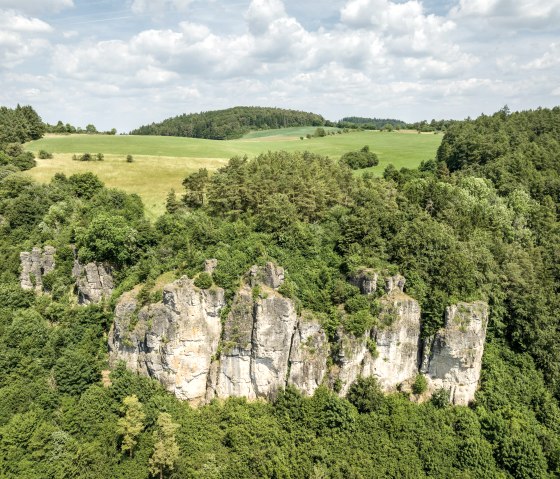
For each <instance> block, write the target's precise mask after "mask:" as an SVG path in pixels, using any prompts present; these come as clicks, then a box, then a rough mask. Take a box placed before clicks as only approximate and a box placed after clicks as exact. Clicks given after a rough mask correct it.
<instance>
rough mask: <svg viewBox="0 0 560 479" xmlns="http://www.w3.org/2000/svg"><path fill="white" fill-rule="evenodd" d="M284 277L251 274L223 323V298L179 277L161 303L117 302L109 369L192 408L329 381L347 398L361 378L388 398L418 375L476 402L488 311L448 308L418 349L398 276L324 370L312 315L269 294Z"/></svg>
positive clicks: (411, 307) (416, 321)
mask: <svg viewBox="0 0 560 479" xmlns="http://www.w3.org/2000/svg"><path fill="white" fill-rule="evenodd" d="M368 274H369V273H368ZM283 276H284V272H283V270H282V269H281V268H279V267H278V266H276V265H274V264H272V263H269V264H267V265H266V266H265V267H263V268H258V267H253V268H251V271H250V273H249V275H248V284H246V285H244V286H242V287H241V288H240V290H239V291H238V292H237V294H236V295H235V298H234V300H233V303H232V305H231V308H230V310H229V312H228V314H227V317H226V318H225V320H224V322H223V325H222V322H221V321H220V315H221V314H220V313H221V311H222V309H223V308H224V307H225V304H226V303H225V299H224V291H223V290H222V289H221V288H216V287H213V288H211V289H208V290H202V289H199V288H197V287H196V286H195V285H194V282H193V281H192V280H191V279H189V278H187V277H186V276H185V277H183V278H181V279H179V280H177V281H175V282H173V283H171V284H169V285H167V286H165V287H164V294H163V301H162V302H161V303H157V304H151V305H147V306H144V307H142V308H138V306H137V303H136V299H135V297H134V295H133V294H131V293H127V294H125V295H123V296H122V297H121V299H120V301H119V303H118V305H117V307H116V311H115V321H114V325H113V327H112V329H111V331H110V334H109V350H110V360H111V363H112V364H113V365H114V364H115V363H116V362H117V361H120V360H123V361H125V362H126V364H127V367H128V368H130V369H132V370H134V371H138V372H140V373H141V374H145V375H147V376H150V377H153V378H155V379H158V380H159V381H160V382H161V383H162V384H163V385H164V386H165V387H166V388H167V389H168V390H169V391H171V392H173V393H174V394H175V395H176V396H177V397H179V398H182V399H186V400H188V401H190V402H192V403H193V404H201V403H205V402H207V401H209V400H211V399H212V398H215V397H217V398H227V397H230V396H244V397H247V398H249V399H255V398H272V397H274V395H275V394H276V392H277V391H278V390H279V389H281V388H284V387H285V386H286V385H288V384H291V385H294V386H296V387H297V388H298V389H300V390H301V391H302V392H304V393H305V394H307V395H311V394H313V392H314V391H315V389H317V387H318V386H319V385H320V384H322V383H324V382H326V381H330V382H331V383H332V382H333V381H337V382H338V383H339V384H340V385H341V391H340V393H341V394H345V393H346V392H347V391H348V388H349V386H350V385H351V384H352V382H353V381H355V380H356V378H357V377H358V376H360V375H361V376H372V375H373V376H376V377H377V378H378V380H379V383H380V385H381V387H382V388H383V389H384V390H386V391H391V390H395V389H396V388H398V387H400V386H401V385H403V384H407V383H410V382H412V381H413V380H414V378H415V377H416V375H417V374H420V372H422V373H424V374H426V376H427V378H428V382H429V386H430V391H434V390H436V389H437V388H440V387H444V388H447V389H449V390H450V391H451V399H452V401H453V402H454V403H455V404H466V403H468V402H469V401H471V400H473V399H474V393H475V391H476V387H477V384H478V379H479V376H480V364H481V358H482V352H483V348H484V339H485V333H486V323H487V316H488V314H487V306H486V304H485V303H482V302H476V303H460V304H458V305H456V306H453V307H450V308H448V312H447V321H446V327H445V328H444V329H443V330H442V331H440V332H439V333H438V334H437V335H436V336H435V337H434V338H433V340H432V341H430V342H427V343H426V344H424V345H423V344H422V343H421V340H420V307H419V305H418V303H417V301H415V300H414V299H413V298H410V297H409V296H407V295H406V294H405V293H404V291H403V288H404V278H403V277H402V276H394V277H391V278H387V279H386V280H385V291H386V293H385V295H384V296H382V297H381V299H380V302H381V312H380V316H379V321H378V324H377V325H376V326H375V327H374V328H373V329H372V330H370V331H367V332H366V334H365V335H364V336H363V337H360V338H355V337H353V336H352V335H349V334H345V333H344V332H343V331H342V330H340V331H339V334H338V341H339V345H338V347H337V348H336V350H338V351H339V352H338V355H337V357H335V358H333V359H335V365H334V366H332V367H329V366H328V364H329V361H328V358H329V356H330V355H331V351H330V344H329V342H328V339H327V336H326V334H325V332H324V331H323V329H322V328H321V326H320V324H319V323H318V321H317V320H316V319H315V318H314V317H313V315H312V314H311V313H305V312H304V313H303V314H301V315H298V314H297V312H296V308H295V305H294V303H293V301H292V300H290V299H289V298H285V297H283V296H282V295H281V294H279V293H278V292H277V291H276V289H277V288H278V287H279V286H280V285H281V284H282V281H283ZM368 277H369V278H372V276H368ZM376 281H377V278H376ZM256 285H258V286H259V288H255V287H254V286H256ZM365 289H369V288H365ZM364 293H365V294H371V293H372V291H364ZM423 347H424V349H425V350H426V352H425V354H424V361H423V364H421V362H422V361H421V357H422V354H421V353H422V348H423ZM428 349H429V350H430V351H429V352H427V351H428Z"/></svg>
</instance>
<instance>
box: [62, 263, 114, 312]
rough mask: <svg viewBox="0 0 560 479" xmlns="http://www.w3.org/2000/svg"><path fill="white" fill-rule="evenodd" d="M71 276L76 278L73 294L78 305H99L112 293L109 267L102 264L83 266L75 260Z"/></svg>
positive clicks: (111, 278) (111, 277)
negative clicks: (74, 293) (76, 298)
mask: <svg viewBox="0 0 560 479" xmlns="http://www.w3.org/2000/svg"><path fill="white" fill-rule="evenodd" d="M72 276H73V277H74V278H76V288H75V292H76V295H77V296H78V303H80V304H91V303H94V304H95V303H100V302H101V301H102V300H103V299H105V298H108V297H110V296H111V293H112V292H113V276H112V270H111V267H110V266H107V265H104V264H102V263H88V264H86V265H85V266H84V265H82V264H81V263H80V262H79V261H78V260H77V259H76V260H74V267H73V268H72Z"/></svg>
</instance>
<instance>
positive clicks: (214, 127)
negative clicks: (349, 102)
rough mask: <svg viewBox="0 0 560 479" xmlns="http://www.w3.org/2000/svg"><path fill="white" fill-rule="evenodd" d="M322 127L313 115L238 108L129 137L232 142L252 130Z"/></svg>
mask: <svg viewBox="0 0 560 479" xmlns="http://www.w3.org/2000/svg"><path fill="white" fill-rule="evenodd" d="M324 124H325V119H324V118H323V117H322V116H321V115H317V114H315V113H308V112H303V111H297V110H285V109H282V108H265V107H252V106H237V107H234V108H228V109H226V110H215V111H205V112H201V113H190V114H183V115H178V116H176V117H173V118H167V119H166V120H163V121H162V122H160V123H152V124H151V125H144V126H141V127H139V128H136V129H135V130H132V131H131V132H130V134H131V135H161V136H186V137H190V138H207V139H211V140H231V139H235V138H241V137H242V136H243V135H244V134H245V133H248V132H249V131H251V130H266V129H270V128H286V127H292V126H309V125H311V126H321V125H324Z"/></svg>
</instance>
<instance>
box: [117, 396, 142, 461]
mask: <svg viewBox="0 0 560 479" xmlns="http://www.w3.org/2000/svg"><path fill="white" fill-rule="evenodd" d="M121 411H122V412H123V413H124V417H121V418H119V420H118V422H117V428H118V432H119V434H120V435H121V436H123V440H122V445H121V451H122V452H123V453H125V452H126V451H129V452H130V457H132V451H133V449H134V446H135V445H136V443H137V442H138V440H137V437H138V436H139V435H140V433H141V432H142V430H143V429H144V419H145V418H146V414H144V411H143V407H142V403H141V402H140V401H138V398H137V397H136V395H135V394H133V395H132V396H126V397H125V398H124V399H123V406H122V408H121Z"/></svg>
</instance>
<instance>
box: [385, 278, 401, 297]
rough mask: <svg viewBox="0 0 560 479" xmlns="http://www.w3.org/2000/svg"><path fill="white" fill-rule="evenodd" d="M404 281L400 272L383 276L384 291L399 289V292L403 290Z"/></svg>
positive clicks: (389, 291)
mask: <svg viewBox="0 0 560 479" xmlns="http://www.w3.org/2000/svg"><path fill="white" fill-rule="evenodd" d="M405 283H406V279H405V278H404V276H401V275H400V274H396V275H395V276H389V277H388V278H385V292H386V293H391V292H392V291H395V290H396V291H400V292H401V293H402V292H403V291H404V284H405Z"/></svg>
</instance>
